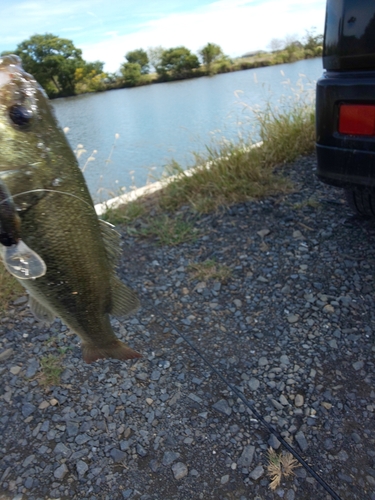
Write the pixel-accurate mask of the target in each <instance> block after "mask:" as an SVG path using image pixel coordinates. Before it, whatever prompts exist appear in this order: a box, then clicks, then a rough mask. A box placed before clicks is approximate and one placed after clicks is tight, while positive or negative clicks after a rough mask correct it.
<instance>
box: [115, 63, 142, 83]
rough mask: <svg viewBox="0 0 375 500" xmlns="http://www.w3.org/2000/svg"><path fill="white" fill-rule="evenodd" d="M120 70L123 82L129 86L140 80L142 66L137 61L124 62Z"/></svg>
mask: <svg viewBox="0 0 375 500" xmlns="http://www.w3.org/2000/svg"><path fill="white" fill-rule="evenodd" d="M120 71H121V74H122V78H123V81H124V83H125V84H126V85H127V86H129V87H135V86H136V85H137V84H138V83H139V82H140V81H141V78H142V68H141V66H140V65H139V64H138V63H132V62H128V63H124V64H123V65H122V66H121V69H120Z"/></svg>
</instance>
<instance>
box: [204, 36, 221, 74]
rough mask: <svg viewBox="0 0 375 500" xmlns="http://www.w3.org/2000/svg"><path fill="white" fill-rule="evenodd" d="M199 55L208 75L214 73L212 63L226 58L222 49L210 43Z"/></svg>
mask: <svg viewBox="0 0 375 500" xmlns="http://www.w3.org/2000/svg"><path fill="white" fill-rule="evenodd" d="M199 55H200V56H201V58H202V61H203V64H204V65H205V66H206V70H207V71H208V73H211V72H212V67H211V65H212V63H213V62H214V61H217V60H219V59H222V58H223V57H224V54H223V51H222V49H221V47H220V46H219V45H216V44H215V43H208V44H207V45H206V46H205V47H203V48H202V49H201V50H200V51H199Z"/></svg>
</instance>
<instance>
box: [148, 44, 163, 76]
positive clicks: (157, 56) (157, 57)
mask: <svg viewBox="0 0 375 500" xmlns="http://www.w3.org/2000/svg"><path fill="white" fill-rule="evenodd" d="M164 52H165V49H164V48H163V47H162V46H161V45H158V46H157V47H149V48H148V49H147V55H148V59H149V61H150V63H151V65H152V66H153V68H154V69H155V71H156V72H158V68H159V67H160V66H161V60H162V57H163V53H164Z"/></svg>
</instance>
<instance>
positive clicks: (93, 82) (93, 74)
mask: <svg viewBox="0 0 375 500" xmlns="http://www.w3.org/2000/svg"><path fill="white" fill-rule="evenodd" d="M103 66H104V63H103V62H101V61H95V62H90V63H87V62H84V64H83V65H82V66H80V67H79V68H77V69H76V71H75V74H74V81H75V92H76V93H79V94H82V93H83V92H98V91H101V90H105V89H106V86H107V74H106V73H104V72H103Z"/></svg>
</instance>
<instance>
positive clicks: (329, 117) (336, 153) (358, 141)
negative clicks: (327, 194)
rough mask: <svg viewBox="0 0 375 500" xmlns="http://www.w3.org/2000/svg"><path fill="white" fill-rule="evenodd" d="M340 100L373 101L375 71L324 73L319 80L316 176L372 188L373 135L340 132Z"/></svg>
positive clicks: (374, 176)
mask: <svg viewBox="0 0 375 500" xmlns="http://www.w3.org/2000/svg"><path fill="white" fill-rule="evenodd" d="M343 103H351V104H359V103H361V104H375V71H355V72H349V71H345V72H326V73H325V74H324V76H323V77H322V78H320V79H319V80H318V82H317V88H316V138H317V139H316V150H317V162H318V167H317V176H318V177H319V179H320V180H322V181H323V182H326V183H327V184H332V185H335V186H341V187H349V188H350V187H356V186H358V187H370V188H375V137H374V136H355V135H345V134H340V133H339V131H338V123H339V110H340V105H341V104H343Z"/></svg>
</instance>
